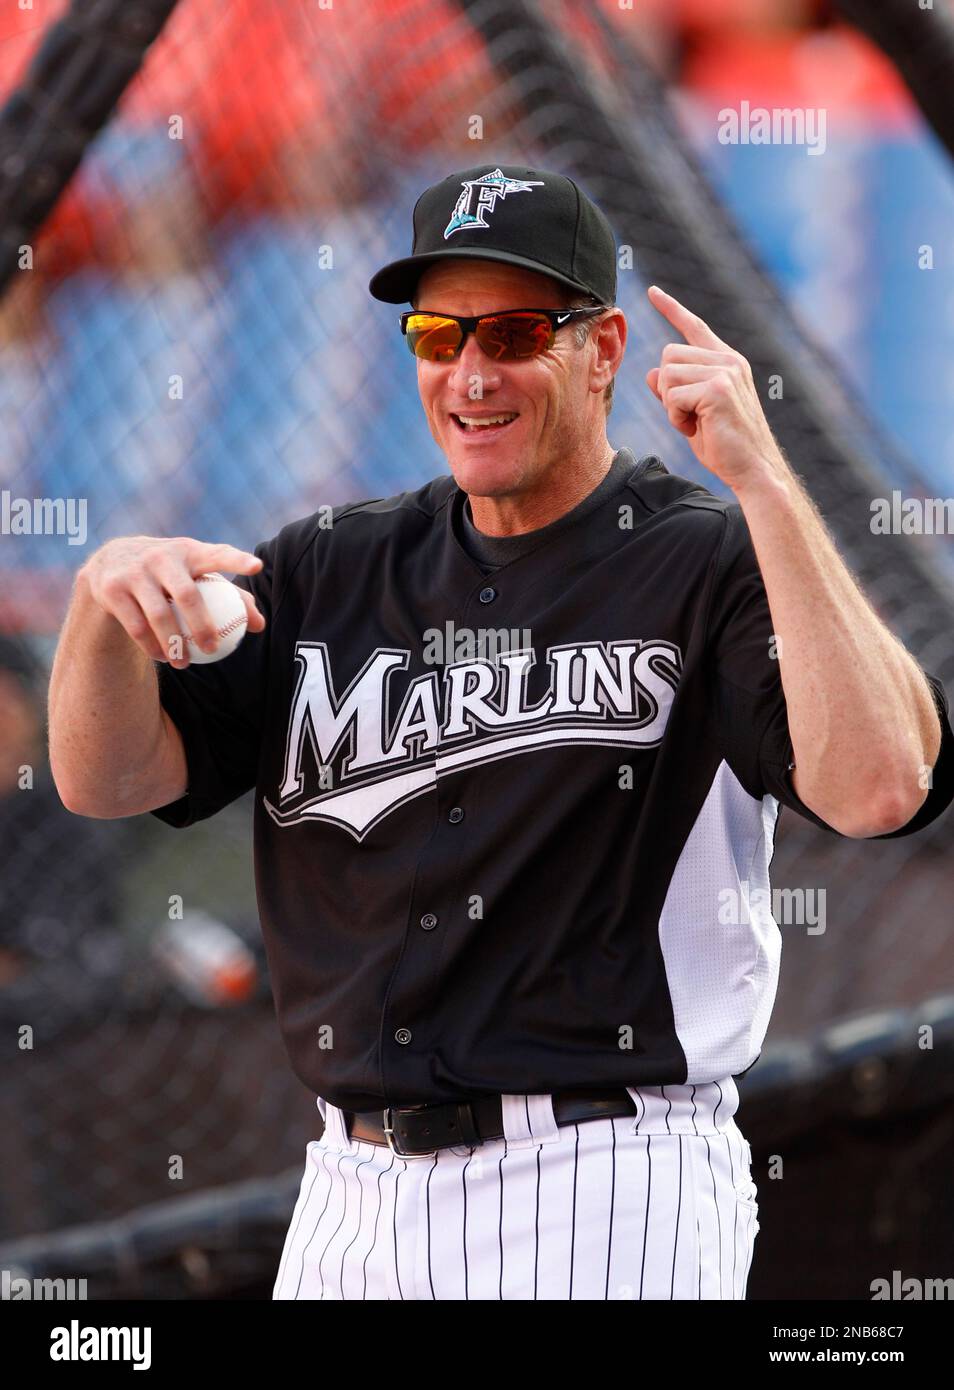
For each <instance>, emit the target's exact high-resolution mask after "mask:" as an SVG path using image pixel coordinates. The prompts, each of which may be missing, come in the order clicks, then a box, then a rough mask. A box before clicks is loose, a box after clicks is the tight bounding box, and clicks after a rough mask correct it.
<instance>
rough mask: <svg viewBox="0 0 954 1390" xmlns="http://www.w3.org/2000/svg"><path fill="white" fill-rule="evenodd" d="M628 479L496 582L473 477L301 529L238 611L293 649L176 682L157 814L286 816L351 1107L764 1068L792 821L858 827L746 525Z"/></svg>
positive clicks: (289, 967)
mask: <svg viewBox="0 0 954 1390" xmlns="http://www.w3.org/2000/svg"><path fill="white" fill-rule="evenodd" d="M620 461H622V462H623V463H624V464H626V465H627V466H626V467H625V468H623V469H622V470H618V471H619V480H618V483H617V485H616V486H615V487H613V488H610V489H609V490H604V493H603V496H602V500H601V501H600V503H599V505H598V506H596V507H595V508H591V509H588V510H587V509H584V511H583V513H582V514H581V515H580V517H579V518H578V519H577V520H574V521H572V522H571V524H568V525H565V526H561V527H556V528H555V529H554V530H552V531H551V529H550V528H544V530H543V531H541V535H540V543H539V545H537V546H535V547H533V548H530V549H529V550H525V551H524V553H522V554H521V555H519V556H518V557H517V558H515V559H513V560H512V561H510V562H509V563H505V564H503V565H501V566H499V567H498V568H495V569H494V570H493V571H492V572H491V573H485V572H484V571H483V570H482V569H481V567H480V565H479V564H478V563H477V562H476V561H475V560H474V559H473V558H472V557H471V556H470V555H469V554H468V552H467V550H466V549H465V548H464V546H463V545H462V543H461V539H460V535H461V531H460V523H461V508H462V507H463V504H464V501H465V494H464V493H463V492H462V491H461V490H460V489H459V488H458V487H457V485H456V483H455V481H454V479H453V478H452V477H450V476H442V477H440V478H437V479H435V480H434V481H432V482H430V483H428V484H426V485H425V486H424V487H422V488H420V489H418V490H417V491H412V492H406V493H403V494H401V495H399V496H395V497H391V498H387V499H384V500H377V501H367V502H360V503H357V504H354V505H349V506H343V507H339V508H337V509H334V510H333V511H332V512H331V513H330V515H329V514H326V513H324V512H322V511H319V512H316V513H315V514H314V515H313V516H310V517H306V518H304V519H302V520H299V521H295V522H293V523H292V524H290V525H288V526H286V527H285V528H284V529H283V530H282V531H281V532H280V533H279V534H278V535H277V536H276V537H274V538H273V539H272V540H270V541H267V542H265V543H263V544H262V545H260V546H259V547H258V548H257V550H256V554H258V555H260V556H261V558H262V560H263V561H264V568H263V569H262V571H261V572H260V573H259V574H257V575H254V576H252V577H251V578H243V579H239V580H238V581H237V582H238V583H239V584H240V585H241V586H243V587H247V588H249V589H250V590H251V591H252V593H253V594H254V595H255V598H256V601H257V603H258V605H259V607H260V608H261V610H262V612H263V613H264V615H265V618H266V620H267V628H266V630H265V632H264V633H261V634H249V635H247V636H246V638H245V640H244V641H243V642H242V644H241V645H240V646H239V647H238V649H237V650H236V651H235V652H234V653H232V655H230V656H228V657H226V658H225V659H223V660H222V661H220V662H218V663H214V664H211V665H201V666H191V667H190V668H188V669H187V670H185V671H177V670H175V669H173V668H172V667H170V666H167V665H160V666H159V667H158V670H159V677H160V693H161V699H162V703H163V705H164V707H165V709H166V710H167V712H168V713H169V715H170V716H171V718H172V719H173V720H174V722H175V723H176V725H177V727H178V728H179V730H180V731H181V734H182V738H183V741H184V745H185V752H186V758H187V762H188V778H189V787H188V792H187V794H186V795H185V796H184V797H183V798H182V799H181V800H179V801H176V802H175V803H173V804H171V805H168V806H165V807H162V808H160V809H158V810H156V811H155V812H154V814H155V815H157V816H158V817H159V818H160V819H162V820H164V821H166V822H168V823H169V824H170V825H174V826H187V825H190V824H191V823H192V822H194V821H196V820H201V819H203V818H204V817H206V816H211V815H214V813H215V812H216V811H218V810H219V809H220V808H221V807H223V806H225V805H227V804H228V803H229V802H231V801H232V800H234V799H235V798H236V797H238V796H240V795H241V794H242V793H243V792H247V791H248V790H250V789H252V788H254V792H255V871H256V883H257V892H258V902H259V909H260V913H261V920H262V929H263V933H264V939H265V944H266V948H267V953H268V959H269V964H270V970H271V978H272V986H273V990H274V994H275V1001H276V1007H277V1012H278V1018H279V1022H280V1026H281V1029H282V1033H283V1036H284V1039H285V1043H286V1045H287V1048H288V1051H289V1055H290V1058H291V1061H292V1064H293V1066H294V1069H295V1071H296V1073H297V1075H298V1076H299V1077H300V1078H301V1080H302V1081H303V1082H304V1083H305V1084H306V1085H307V1086H308V1087H309V1088H311V1090H312V1091H313V1092H314V1093H315V1094H316V1095H320V1096H322V1097H324V1098H325V1099H326V1100H328V1101H330V1102H331V1103H332V1104H334V1105H337V1106H339V1107H341V1108H342V1109H351V1110H367V1109H373V1108H376V1107H380V1106H384V1105H389V1104H418V1103H424V1102H440V1101H448V1100H453V1099H460V1098H466V1097H468V1096H473V1095H479V1094H487V1093H503V1094H524V1093H529V1094H541V1093H552V1092H561V1091H567V1090H572V1089H574V1088H583V1087H592V1086H606V1087H609V1088H616V1087H625V1086H644V1085H657V1084H665V1083H687V1082H689V1083H692V1082H709V1081H714V1080H718V1079H720V1078H724V1077H726V1076H729V1075H738V1074H740V1073H741V1072H743V1071H744V1070H746V1069H747V1068H748V1067H749V1066H750V1065H751V1064H752V1062H753V1061H754V1060H755V1059H756V1057H757V1056H758V1054H759V1051H760V1049H761V1046H762V1040H763V1038H764V1035H765V1031H766V1028H767V1026H768V1021H769V1016H770V1013H771V1010H772V1005H773V1001H774V997H775V990H776V984H777V978H778V968H779V956H780V948H781V936H780V932H779V929H778V925H777V923H776V922H775V920H774V918H773V917H772V914H771V908H770V901H771V900H770V896H769V895H770V884H769V866H770V862H771V859H772V853H773V840H774V835H775V830H776V825H777V820H778V816H779V810H780V807H781V806H788V807H791V808H792V809H793V810H795V811H796V812H798V813H799V814H800V815H802V816H805V817H807V819H809V820H811V821H813V822H815V823H816V824H818V825H821V826H822V827H823V828H824V829H827V830H831V827H828V826H825V823H824V822H823V821H821V820H820V819H819V818H818V817H817V816H816V815H814V814H813V813H812V812H811V811H810V810H809V809H808V808H807V807H806V806H805V805H804V804H803V803H802V802H801V801H800V800H799V798H798V797H797V795H796V794H795V792H794V790H793V788H792V786H791V780H790V772H791V767H792V758H793V753H792V745H791V741H790V738H789V733H788V723H787V715H786V706H785V698H784V692H783V689H782V683H781V677H780V668H779V662H778V660H777V659H776V651H775V645H774V643H773V638H772V620H771V616H770V613H769V608H768V602H767V599H766V594H765V588H764V585H763V582H762V577H761V574H760V572H759V568H758V564H757V561H756V557H755V552H754V549H753V546H752V542H751V538H750V536H749V533H748V528H747V525H746V523H745V519H744V516H743V513H742V510H741V508H740V507H739V505H738V504H737V503H733V502H729V501H726V500H723V499H721V498H718V497H716V496H714V495H713V494H711V493H710V492H708V491H707V490H706V489H705V488H703V487H701V486H699V485H697V484H695V483H693V482H690V481H688V480H687V479H684V478H681V477H679V476H677V475H675V474H672V473H670V472H669V471H668V470H667V469H666V468H665V466H664V465H663V463H662V462H661V461H660V460H659V459H658V458H656V457H654V456H648V457H644V458H642V459H640V460H639V461H638V462H637V461H636V460H635V458H634V457H633V456H632V455H631V454H630V453H629V452H628V451H625V450H621V451H620V453H619V454H618V455H617V462H620ZM929 679H930V683H931V686H932V689H933V691H934V694H935V700H936V703H937V707H938V712H939V714H940V717H941V722H942V727H943V735H944V737H943V745H942V749H941V754H940V756H939V759H938V762H937V764H936V767H935V770H934V777H933V785H932V788H931V790H930V792H929V794H928V797H927V800H926V802H925V804H924V806H923V807H922V808H921V810H920V811H919V812H918V814H917V815H916V816H915V817H914V818H913V819H912V820H911V821H910V822H909V823H908V824H907V825H906V826H904V827H902V828H901V829H900V830H898V831H895V832H894V834H895V835H904V834H909V833H911V832H912V831H915V830H918V829H920V828H921V827H922V826H924V825H926V824H928V823H929V822H930V821H931V820H933V819H934V818H935V817H936V816H937V815H938V814H939V813H940V812H941V811H942V810H943V809H944V807H945V806H947V805H948V803H949V802H950V800H951V798H952V795H954V774H952V765H954V757H952V748H954V737H952V732H951V727H950V723H949V720H948V703H947V698H946V695H945V693H944V690H943V687H942V686H941V684H940V682H938V681H937V680H936V679H935V678H933V677H929ZM831 833H836V832H834V831H831ZM879 838H882V837H879ZM767 903H768V906H766V904H767ZM752 904H756V906H754V907H753V906H752Z"/></svg>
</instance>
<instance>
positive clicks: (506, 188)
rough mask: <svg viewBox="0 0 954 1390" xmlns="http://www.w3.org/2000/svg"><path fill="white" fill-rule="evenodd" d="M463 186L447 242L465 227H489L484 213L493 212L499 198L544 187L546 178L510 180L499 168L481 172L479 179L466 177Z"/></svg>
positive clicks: (446, 235) (447, 233)
mask: <svg viewBox="0 0 954 1390" xmlns="http://www.w3.org/2000/svg"><path fill="white" fill-rule="evenodd" d="M463 187H464V191H463V193H462V194H461V195H460V197H459V198H458V199H457V206H456V207H455V208H454V215H453V217H452V218H451V220H450V221H449V222H448V224H447V226H446V227H445V228H444V240H445V241H447V240H448V238H449V237H451V236H453V234H454V233H455V232H459V231H462V230H463V229H464V228H465V227H484V228H485V229H488V227H487V223H486V222H485V220H484V214H485V213H487V212H493V210H494V208H495V207H496V206H497V199H498V198H506V196H507V194H508V193H529V192H530V190H531V189H533V188H542V187H543V179H534V180H532V181H531V182H529V183H527V182H525V181H524V180H523V179H508V178H507V177H506V176H505V174H504V173H503V172H502V171H501V170H500V169H494V170H493V172H492V173H490V174H481V176H480V178H479V179H464V181H463ZM488 230H489V229H488Z"/></svg>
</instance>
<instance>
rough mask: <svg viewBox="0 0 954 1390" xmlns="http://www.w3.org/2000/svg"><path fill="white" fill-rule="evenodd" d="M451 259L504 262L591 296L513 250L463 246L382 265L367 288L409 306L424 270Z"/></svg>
mask: <svg viewBox="0 0 954 1390" xmlns="http://www.w3.org/2000/svg"><path fill="white" fill-rule="evenodd" d="M451 259H456V260H462V259H467V260H471V261H502V262H503V263H504V264H505V265H517V266H520V267H521V268H522V269H523V270H533V271H535V272H536V273H537V274H538V275H547V276H549V278H550V279H551V280H556V281H558V283H559V284H561V285H566V286H567V288H568V289H571V290H579V291H580V293H581V294H592V293H593V292H592V290H590V289H589V288H588V287H587V286H586V285H582V284H580V282H579V281H578V280H571V279H570V278H569V277H568V276H566V275H561V274H560V272H559V271H556V270H551V269H550V267H549V266H546V265H542V264H541V263H540V261H534V260H532V259H531V258H530V257H529V256H517V255H514V254H513V252H511V251H491V250H487V251H483V250H481V249H480V247H477V246H473V247H471V246H461V247H456V248H454V249H451V248H450V247H448V249H447V250H446V251H425V252H423V253H422V254H421V255H419V256H405V257H404V259H403V260H400V261H392V262H391V263H390V265H386V266H383V267H382V269H381V270H379V271H378V273H377V274H376V275H373V276H372V277H371V279H370V281H369V282H368V289H369V290H370V292H371V294H373V295H374V297H375V299H380V300H383V302H384V303H385V304H405V303H407V304H410V302H411V300H412V298H413V296H414V291H415V290H416V288H417V282H418V280H420V278H421V276H422V275H423V273H424V271H425V270H426V269H427V268H428V266H430V265H434V264H435V262H437V261H447V260H451Z"/></svg>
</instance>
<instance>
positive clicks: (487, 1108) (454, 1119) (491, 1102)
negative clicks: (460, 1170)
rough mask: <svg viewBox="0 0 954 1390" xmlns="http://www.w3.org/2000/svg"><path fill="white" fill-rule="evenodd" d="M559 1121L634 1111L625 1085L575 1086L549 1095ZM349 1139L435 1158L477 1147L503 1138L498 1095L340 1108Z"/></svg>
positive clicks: (580, 1120) (402, 1154)
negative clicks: (582, 1088)
mask: <svg viewBox="0 0 954 1390" xmlns="http://www.w3.org/2000/svg"><path fill="white" fill-rule="evenodd" d="M551 1099H552V1102H553V1117H554V1119H555V1120H556V1122H557V1124H558V1125H573V1124H582V1123H585V1122H586V1121H587V1120H609V1119H616V1118H618V1117H620V1116H627V1115H628V1116H632V1115H634V1114H635V1112H636V1107H635V1106H634V1104H633V1101H632V1098H631V1097H630V1095H629V1093H628V1092H627V1091H576V1092H565V1093H561V1094H559V1095H554V1096H552V1097H551ZM342 1113H343V1115H344V1117H345V1123H346V1125H347V1127H348V1136H349V1138H351V1139H363V1140H365V1141H366V1142H367V1143H369V1144H386V1145H387V1146H388V1148H389V1149H391V1151H392V1152H393V1153H396V1154H397V1155H398V1156H399V1157H400V1158H431V1157H433V1155H434V1154H436V1153H437V1151H438V1149H451V1148H461V1147H463V1148H476V1146H477V1145H478V1144H483V1143H486V1142H487V1141H488V1140H491V1139H503V1138H504V1125H503V1106H502V1103H501V1098H500V1096H479V1097H477V1099H475V1100H469V1101H460V1102H459V1103H451V1104H449V1105H391V1106H389V1107H388V1108H387V1109H386V1110H359V1111H352V1110H345V1111H343V1112H342Z"/></svg>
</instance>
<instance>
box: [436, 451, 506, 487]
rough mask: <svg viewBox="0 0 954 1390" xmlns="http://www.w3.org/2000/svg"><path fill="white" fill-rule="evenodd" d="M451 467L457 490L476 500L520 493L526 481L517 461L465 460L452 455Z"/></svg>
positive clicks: (468, 458)
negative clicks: (459, 489)
mask: <svg viewBox="0 0 954 1390" xmlns="http://www.w3.org/2000/svg"><path fill="white" fill-rule="evenodd" d="M448 463H449V465H450V470H451V472H452V473H453V475H454V480H455V481H456V483H457V486H458V487H459V488H462V489H463V491H464V492H467V493H470V494H471V495H472V496H474V497H506V496H507V495H508V494H509V493H512V492H516V491H518V488H519V484H520V482H521V481H522V479H523V477H524V469H523V468H522V467H521V466H520V464H519V462H518V461H517V460H516V459H508V458H503V459H494V458H490V457H485V458H479V459H475V458H473V457H465V458H461V457H460V455H459V454H454V453H451V454H450V455H449V456H448Z"/></svg>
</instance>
